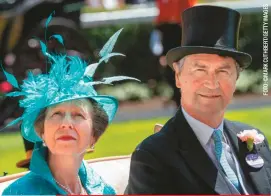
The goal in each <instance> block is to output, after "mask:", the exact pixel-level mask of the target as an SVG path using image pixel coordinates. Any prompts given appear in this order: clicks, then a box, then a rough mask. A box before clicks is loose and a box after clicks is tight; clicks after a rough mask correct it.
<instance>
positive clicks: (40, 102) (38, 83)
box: [3, 14, 138, 142]
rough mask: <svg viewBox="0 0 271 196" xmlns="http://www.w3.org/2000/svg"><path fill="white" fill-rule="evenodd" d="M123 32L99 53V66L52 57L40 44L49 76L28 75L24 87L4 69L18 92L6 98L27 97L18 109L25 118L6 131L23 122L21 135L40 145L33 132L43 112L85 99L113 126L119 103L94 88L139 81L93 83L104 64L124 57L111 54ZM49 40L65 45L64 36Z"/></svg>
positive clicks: (64, 55) (79, 60)
mask: <svg viewBox="0 0 271 196" xmlns="http://www.w3.org/2000/svg"><path fill="white" fill-rule="evenodd" d="M51 19H52V14H51V15H50V17H48V19H47V21H46V29H47V26H48V24H49V22H50V20H51ZM121 31H122V29H120V30H119V31H117V32H116V33H115V34H114V35H113V36H112V37H111V38H110V39H109V40H108V41H107V43H106V44H105V45H104V47H103V48H102V50H101V51H100V52H99V56H100V57H101V58H100V60H99V62H97V63H93V64H90V65H87V63H86V62H85V61H83V60H82V59H80V58H79V57H76V56H68V55H67V54H53V53H50V52H48V50H47V46H46V44H45V43H44V42H42V41H40V46H41V51H42V53H43V55H44V56H46V57H47V59H48V62H49V63H50V64H51V69H50V71H49V72H48V73H47V74H39V75H34V74H33V73H32V72H29V73H28V77H27V78H26V79H25V80H23V84H22V85H19V84H18V82H17V80H16V78H15V76H13V75H12V74H10V73H8V72H6V71H5V70H4V69H3V71H4V74H5V76H6V78H7V81H8V82H9V83H10V84H11V85H12V86H13V87H15V88H16V89H18V90H17V91H15V92H10V93H7V94H6V95H5V96H8V97H17V96H23V97H24V98H23V99H22V100H20V101H19V106H20V107H22V108H24V113H23V115H22V116H21V117H19V118H17V119H15V120H14V121H12V122H10V123H9V124H8V125H6V127H10V126H12V125H15V124H17V123H19V122H22V125H21V131H22V135H23V137H24V138H25V139H27V140H29V141H31V142H37V141H41V138H40V137H39V136H38V135H37V134H36V131H35V128H34V123H35V121H36V119H37V117H38V115H39V113H40V112H41V110H43V109H45V108H47V107H48V106H52V105H55V104H58V103H62V102H65V101H70V100H75V99H82V98H91V99H93V100H95V101H96V102H97V103H98V104H99V105H100V106H101V107H102V108H103V109H104V111H105V112H106V114H107V115H108V118H109V122H111V121H112V120H113V118H114V116H115V114H116V112H117V109H118V101H117V100H116V99H115V98H114V97H112V96H106V95H98V94H97V92H96V91H95V89H94V87H93V86H94V85H99V84H111V83H112V82H114V81H121V80H127V79H132V80H137V79H136V78H132V77H127V76H114V77H108V78H103V79H102V80H100V81H93V75H94V73H95V70H96V69H97V67H98V66H99V65H100V64H101V63H103V62H105V63H107V62H108V60H109V59H110V58H111V57H113V56H124V55H123V54H120V53H112V50H113V47H114V45H115V43H116V41H117V38H118V36H119V34H120V32H121ZM45 33H46V31H45ZM45 37H46V36H45ZM50 38H54V39H56V40H57V41H58V42H60V43H61V44H62V45H64V44H63V38H62V36H61V35H52V36H51V37H50ZM137 81H138V80H137Z"/></svg>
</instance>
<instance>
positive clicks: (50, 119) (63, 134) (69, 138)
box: [42, 99, 94, 155]
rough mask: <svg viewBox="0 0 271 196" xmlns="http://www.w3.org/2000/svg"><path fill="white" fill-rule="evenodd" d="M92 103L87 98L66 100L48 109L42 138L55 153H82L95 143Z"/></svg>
mask: <svg viewBox="0 0 271 196" xmlns="http://www.w3.org/2000/svg"><path fill="white" fill-rule="evenodd" d="M91 108H92V106H91V103H90V102H89V101H88V100H86V99H81V100H74V101H70V102H64V103H61V104H58V105H55V106H53V107H49V108H48V109H47V111H46V115H45V121H44V133H43V134H42V138H43V140H44V141H45V143H46V145H47V146H48V148H49V150H50V152H51V153H53V154H62V155H77V154H82V153H83V152H85V150H86V149H87V148H88V147H89V146H90V145H92V144H93V143H94V138H93V133H92V117H91Z"/></svg>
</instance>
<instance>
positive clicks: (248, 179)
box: [224, 120, 271, 194]
mask: <svg viewBox="0 0 271 196" xmlns="http://www.w3.org/2000/svg"><path fill="white" fill-rule="evenodd" d="M224 125H225V126H224V129H225V133H226V135H227V136H228V139H229V140H230V145H231V148H232V149H233V150H234V151H235V154H236V155H237V159H238V161H239V164H240V167H241V169H242V171H243V175H244V177H245V178H243V179H245V180H244V185H245V187H246V189H247V191H248V192H249V193H252V194H253V193H254V194H255V193H256V194H270V192H271V187H270V184H269V180H268V177H267V172H266V168H265V165H264V166H263V167H262V168H260V169H255V168H253V167H250V166H249V165H248V164H247V163H246V161H245V158H246V155H247V154H248V153H249V152H248V149H247V147H246V143H243V142H241V140H239V139H238V137H237V135H236V134H237V133H239V132H241V131H243V130H242V128H241V127H238V126H237V125H235V124H233V123H232V122H230V121H227V120H225V123H224ZM252 188H253V189H254V191H253V190H252Z"/></svg>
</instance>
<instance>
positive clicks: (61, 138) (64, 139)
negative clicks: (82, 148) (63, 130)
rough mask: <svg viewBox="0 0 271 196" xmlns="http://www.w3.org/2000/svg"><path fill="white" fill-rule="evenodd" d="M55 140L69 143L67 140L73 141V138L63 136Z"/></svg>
mask: <svg viewBox="0 0 271 196" xmlns="http://www.w3.org/2000/svg"><path fill="white" fill-rule="evenodd" d="M57 140H63V141H69V140H75V138H74V137H72V136H70V135H63V136H61V137H59V138H57Z"/></svg>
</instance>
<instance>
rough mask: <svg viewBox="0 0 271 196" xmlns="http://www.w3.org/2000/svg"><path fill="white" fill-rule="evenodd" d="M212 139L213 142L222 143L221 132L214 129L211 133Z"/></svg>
mask: <svg viewBox="0 0 271 196" xmlns="http://www.w3.org/2000/svg"><path fill="white" fill-rule="evenodd" d="M213 138H214V140H215V141H222V131H221V130H220V129H215V130H214V133H213Z"/></svg>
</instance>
